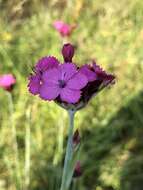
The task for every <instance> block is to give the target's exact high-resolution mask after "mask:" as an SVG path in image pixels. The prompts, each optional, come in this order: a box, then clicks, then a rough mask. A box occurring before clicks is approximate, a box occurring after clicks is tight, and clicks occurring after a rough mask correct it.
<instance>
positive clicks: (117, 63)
mask: <svg viewBox="0 0 143 190" xmlns="http://www.w3.org/2000/svg"><path fill="white" fill-rule="evenodd" d="M57 19H58V20H59V19H62V20H64V21H67V22H69V23H71V24H72V23H75V24H77V28H76V30H75V31H74V32H73V35H72V36H71V39H70V41H71V42H72V43H74V44H75V45H76V46H77V51H76V56H75V58H74V61H75V62H76V63H77V64H80V65H81V64H84V63H87V62H88V61H90V59H96V60H97V63H99V64H101V65H102V66H103V67H104V68H105V69H106V70H108V71H110V72H113V73H114V74H115V75H116V78H117V80H116V84H115V85H114V86H113V87H112V88H111V89H106V90H104V92H102V93H101V94H99V95H98V96H97V97H95V98H94V99H93V100H92V101H91V102H90V104H89V105H88V106H87V108H86V109H84V110H82V111H80V112H79V113H78V114H77V115H76V128H79V130H80V132H81V134H82V141H83V142H82V143H83V146H82V150H81V158H80V160H81V162H82V164H83V177H82V178H81V179H80V180H79V182H78V181H77V182H76V183H77V184H76V185H77V187H75V188H76V189H78V190H87V189H90V190H142V188H143V187H142V181H143V139H142V134H143V129H142V126H143V119H142V113H143V109H142V107H143V93H142V88H143V85H142V84H143V73H142V72H143V46H142V41H143V1H141V0H132V1H131V0H120V1H116V0H108V1H105V0H77V1H76V0H68V1H65V0H62V1H57V0H51V1H44V0H43V1H36V0H32V1H30V0H23V1H20V0H11V1H5V0H1V1H0V74H3V73H13V74H14V75H15V76H16V79H17V84H16V85H15V87H14V90H13V94H12V96H13V103H14V108H13V109H14V110H13V115H12V116H11V114H10V112H11V110H10V109H11V107H10V102H9V101H10V99H9V96H8V95H7V93H6V92H5V91H3V90H2V89H0V190H15V189H16V185H15V184H17V182H16V177H15V174H14V172H13V171H14V170H15V167H14V165H13V162H14V152H13V141H12V140H13V137H12V121H13V122H14V125H15V127H16V132H17V141H18V151H19V157H20V166H19V171H20V176H21V179H22V184H23V185H25V187H26V184H25V180H27V177H26V176H25V155H26V154H28V153H27V152H26V151H25V141H26V142H29V139H30V187H29V189H30V190H46V189H47V190H57V189H59V188H58V185H59V182H60V175H61V166H62V159H63V146H62V144H63V141H64V140H65V137H66V133H67V127H68V123H67V115H66V113H65V112H64V111H63V110H62V109H61V108H59V107H58V106H57V105H55V104H54V103H52V102H50V103H48V102H45V101H42V100H40V99H39V98H38V97H36V96H35V97H34V96H32V95H30V94H29V93H28V90H27V82H28V80H27V79H28V76H29V73H30V72H31V69H32V66H33V65H34V64H35V62H36V61H37V60H38V59H39V58H40V57H42V56H45V55H55V56H57V57H58V58H59V59H60V60H61V61H62V57H61V54H60V51H61V46H62V39H61V38H60V36H59V35H58V33H57V32H56V31H55V30H54V29H53V27H52V23H53V21H54V20H57ZM11 117H12V118H11ZM11 120H12V121H11ZM29 130H30V131H29ZM29 135H30V138H29ZM64 142H65V141H64ZM64 144H65V143H64ZM64 147H65V146H64ZM28 172H29V171H28ZM28 174H29V173H28ZM23 188H24V187H23ZM17 190H19V189H17Z"/></svg>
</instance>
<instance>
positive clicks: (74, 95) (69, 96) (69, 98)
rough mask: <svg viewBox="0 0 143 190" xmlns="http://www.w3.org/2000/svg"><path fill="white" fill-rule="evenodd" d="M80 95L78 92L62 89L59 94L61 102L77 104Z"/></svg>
mask: <svg viewBox="0 0 143 190" xmlns="http://www.w3.org/2000/svg"><path fill="white" fill-rule="evenodd" d="M80 94H81V92H80V90H72V89H69V88H63V89H62V90H61V92H60V97H61V100H62V101H65V102H67V103H77V102H78V100H79V99H80Z"/></svg>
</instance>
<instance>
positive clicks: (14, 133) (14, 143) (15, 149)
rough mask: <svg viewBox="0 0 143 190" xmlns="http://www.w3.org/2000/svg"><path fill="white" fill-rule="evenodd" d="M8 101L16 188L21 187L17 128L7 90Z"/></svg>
mask: <svg viewBox="0 0 143 190" xmlns="http://www.w3.org/2000/svg"><path fill="white" fill-rule="evenodd" d="M7 96H8V101H9V112H10V127H11V130H12V131H11V133H12V146H13V153H14V168H15V171H14V176H16V188H17V189H18V190H20V189H21V175H20V164H19V153H18V143H17V130H16V126H15V121H14V106H13V99H12V95H11V93H9V92H7Z"/></svg>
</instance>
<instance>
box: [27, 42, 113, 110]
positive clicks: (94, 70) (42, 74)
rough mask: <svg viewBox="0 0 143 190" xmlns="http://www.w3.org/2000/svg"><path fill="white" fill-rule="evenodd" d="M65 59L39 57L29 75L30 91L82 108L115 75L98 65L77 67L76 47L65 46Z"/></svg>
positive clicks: (67, 107)
mask: <svg viewBox="0 0 143 190" xmlns="http://www.w3.org/2000/svg"><path fill="white" fill-rule="evenodd" d="M62 55H63V57H64V61H65V62H64V63H63V64H60V63H59V61H58V60H57V59H56V58H55V57H53V56H51V57H44V58H42V59H40V60H39V61H38V63H37V64H36V65H35V68H34V74H32V75H31V76H30V77H29V84H28V87H29V91H30V92H31V93H32V94H33V95H39V97H40V98H42V99H43V100H48V101H51V100H54V101H55V102H56V103H58V104H59V105H60V106H62V107H64V108H65V109H71V108H72V109H76V110H79V109H81V108H83V107H84V106H85V105H86V104H87V103H88V101H89V100H90V99H91V98H92V97H93V96H95V95H96V94H97V93H98V92H99V91H101V90H102V89H103V88H105V87H107V86H108V85H109V84H112V83H113V81H114V79H115V77H114V75H111V74H108V73H106V72H105V71H104V70H103V69H102V68H101V67H100V66H99V65H97V64H96V63H95V61H92V64H89V65H88V64H85V65H83V66H81V67H77V66H76V65H75V64H74V63H72V58H73V56H74V47H73V46H72V45H71V44H65V45H64V46H63V48H62Z"/></svg>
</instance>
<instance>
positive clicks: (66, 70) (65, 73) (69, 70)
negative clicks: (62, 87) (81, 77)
mask: <svg viewBox="0 0 143 190" xmlns="http://www.w3.org/2000/svg"><path fill="white" fill-rule="evenodd" d="M59 69H60V72H61V76H60V79H61V80H64V81H68V80H69V79H70V78H71V77H72V76H73V75H74V74H75V73H76V72H77V69H76V65H75V64H73V63H64V64H62V65H60V66H59Z"/></svg>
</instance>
